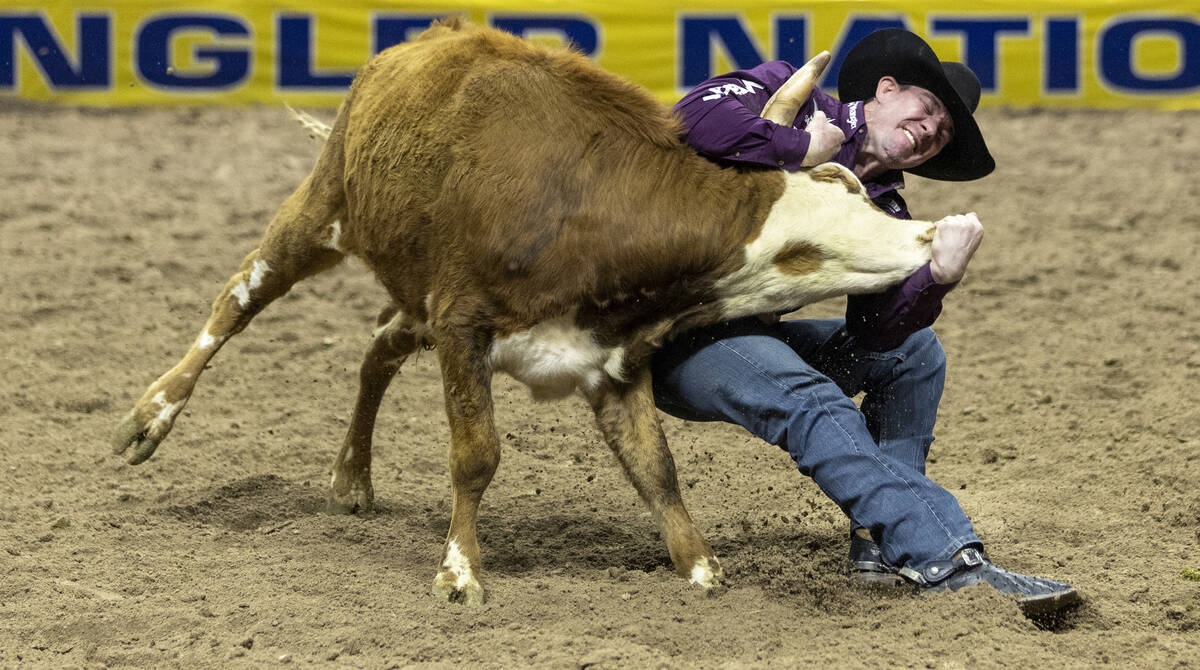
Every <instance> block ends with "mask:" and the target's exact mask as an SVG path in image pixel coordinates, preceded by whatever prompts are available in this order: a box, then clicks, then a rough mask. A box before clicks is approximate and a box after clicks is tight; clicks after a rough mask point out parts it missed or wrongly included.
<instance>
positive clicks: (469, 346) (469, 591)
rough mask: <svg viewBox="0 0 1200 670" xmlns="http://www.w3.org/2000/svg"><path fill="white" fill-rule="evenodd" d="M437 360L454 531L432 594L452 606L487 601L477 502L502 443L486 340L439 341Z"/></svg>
mask: <svg viewBox="0 0 1200 670" xmlns="http://www.w3.org/2000/svg"><path fill="white" fill-rule="evenodd" d="M437 347H438V359H439V361H440V362H441V367H442V386H443V389H444V392H445V396H446V414H447V416H448V417H449V419H450V478H451V494H452V496H453V509H452V511H451V514H450V532H449V533H448V534H447V535H446V547H445V549H444V551H443V552H442V561H441V563H440V565H439V567H438V573H437V576H436V577H435V578H434V580H433V590H434V592H435V593H437V594H438V595H440V596H441V597H442V598H445V599H446V600H448V601H450V602H463V603H466V604H468V605H476V604H479V603H482V602H483V587H481V586H480V585H479V580H478V577H477V576H478V574H479V572H480V567H481V563H480V559H479V541H478V539H477V538H476V535H475V523H476V520H477V519H478V517H479V501H480V499H481V498H482V497H483V492H484V490H485V489H486V488H487V485H488V483H489V482H491V481H492V475H494V474H495V473H496V466H497V465H498V464H499V463H500V440H499V438H498V437H496V428H495V424H494V423H493V421H492V391H491V370H490V369H489V366H488V364H487V359H486V356H487V343H486V338H484V337H481V336H480V335H479V333H475V332H468V333H463V334H451V335H450V336H448V337H439V338H438V341H437Z"/></svg>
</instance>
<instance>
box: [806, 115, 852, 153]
mask: <svg viewBox="0 0 1200 670" xmlns="http://www.w3.org/2000/svg"><path fill="white" fill-rule="evenodd" d="M804 129H805V130H807V131H808V138H809V139H808V153H806V154H804V160H802V161H800V165H802V166H803V167H812V166H814V165H820V164H821V163H824V162H825V161H827V160H829V159H831V158H833V156H834V154H836V153H837V152H838V149H841V148H842V142H845V141H846V135H845V134H844V133H842V130H841V129H840V128H838V127H837V126H835V125H833V124H832V123H830V121H829V119H828V118H827V117H826V116H825V112H822V111H821V110H817V112H816V113H815V114H813V117H812V120H811V121H809V122H808V125H807V126H805V127H804Z"/></svg>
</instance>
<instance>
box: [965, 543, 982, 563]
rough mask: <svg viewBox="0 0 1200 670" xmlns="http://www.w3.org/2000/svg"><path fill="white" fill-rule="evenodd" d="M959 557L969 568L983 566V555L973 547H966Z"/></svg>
mask: <svg viewBox="0 0 1200 670" xmlns="http://www.w3.org/2000/svg"><path fill="white" fill-rule="evenodd" d="M961 555H962V560H963V563H965V564H967V565H969V566H971V567H975V566H976V565H983V554H982V553H980V551H979V550H978V549H976V548H974V547H967V548H966V549H963V550H962V554H961Z"/></svg>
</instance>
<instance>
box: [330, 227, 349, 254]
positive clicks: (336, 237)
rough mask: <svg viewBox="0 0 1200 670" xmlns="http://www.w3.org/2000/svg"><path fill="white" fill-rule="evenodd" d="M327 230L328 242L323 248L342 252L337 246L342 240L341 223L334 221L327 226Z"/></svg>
mask: <svg viewBox="0 0 1200 670" xmlns="http://www.w3.org/2000/svg"><path fill="white" fill-rule="evenodd" d="M329 230H330V233H329V242H328V243H327V244H326V245H325V246H327V247H329V248H330V249H333V250H334V251H342V247H341V246H339V243H340V241H341V239H342V222H341V221H334V222H333V223H331V224H330V225H329ZM342 253H345V252H342Z"/></svg>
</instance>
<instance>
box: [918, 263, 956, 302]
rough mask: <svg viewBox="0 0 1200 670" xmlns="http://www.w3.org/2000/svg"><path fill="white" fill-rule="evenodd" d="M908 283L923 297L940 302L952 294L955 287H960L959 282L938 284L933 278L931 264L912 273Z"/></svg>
mask: <svg viewBox="0 0 1200 670" xmlns="http://www.w3.org/2000/svg"><path fill="white" fill-rule="evenodd" d="M906 283H907V284H908V286H910V287H911V288H914V289H916V290H917V292H918V293H920V294H921V295H927V296H930V297H934V298H937V299H939V300H941V299H942V298H944V297H946V294H948V293H950V291H952V290H953V289H954V287H955V286H958V282H951V283H949V284H939V283H937V281H936V280H935V279H934V278H933V269H932V268H931V264H930V263H926V264H925V265H922V266H921V267H920V269H918V270H917V271H916V272H914V273H912V275H911V276H910V277H909V280H908V281H907V282H906Z"/></svg>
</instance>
